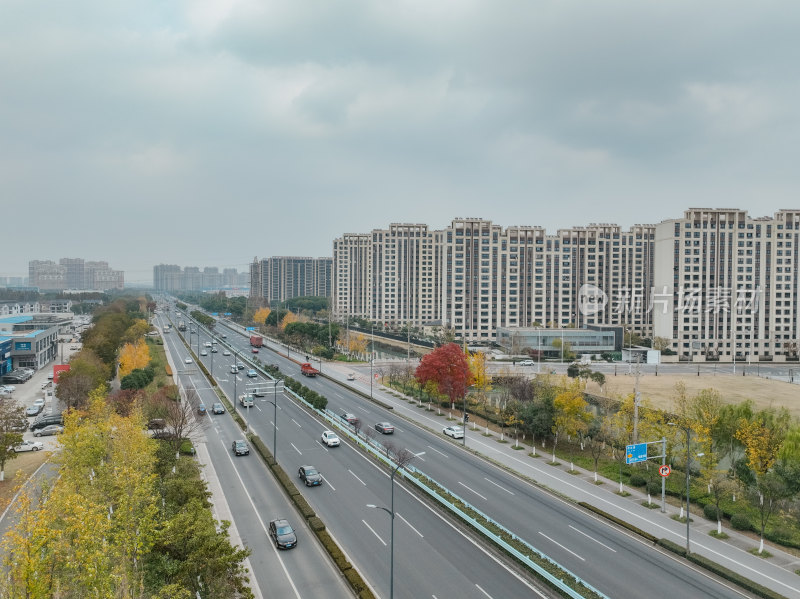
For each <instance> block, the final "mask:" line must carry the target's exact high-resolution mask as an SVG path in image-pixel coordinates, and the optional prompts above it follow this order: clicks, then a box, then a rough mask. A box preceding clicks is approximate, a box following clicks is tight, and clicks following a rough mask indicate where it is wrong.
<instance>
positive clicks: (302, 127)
mask: <svg viewBox="0 0 800 599" xmlns="http://www.w3.org/2000/svg"><path fill="white" fill-rule="evenodd" d="M798 31H800V3H799V2H797V1H796V0H786V1H782V0H775V1H767V2H758V3H749V4H745V3H736V2H734V3H731V2H727V1H709V0H706V1H703V2H697V1H691V2H690V1H682V0H670V1H669V2H664V1H663V0H662V1H658V2H656V1H649V0H636V1H633V0H628V1H625V2H621V1H619V2H618V1H610V0H603V1H601V2H579V1H577V0H575V1H565V0H564V1H549V0H544V1H530V0H525V1H506V0H485V1H484V0H406V1H396V0H378V1H376V0H369V1H368V0H339V1H337V0H281V1H273V0H258V1H257V0H187V1H180V0H175V1H171V2H163V1H153V0H136V1H128V0H121V1H114V2H106V1H100V0H96V1H94V2H87V1H85V0H71V1H70V2H43V1H41V0H2V2H0V239H2V241H3V243H2V246H3V252H2V260H1V261H0V276H8V275H27V264H28V261H29V260H32V259H52V260H58V259H59V258H61V257H82V258H85V259H87V260H107V261H108V262H109V263H110V264H111V266H112V267H113V268H117V269H122V270H125V271H126V282H128V283H134V282H141V283H145V284H150V283H151V282H152V267H153V265H155V264H158V263H161V262H164V263H172V264H179V265H181V266H186V265H192V266H218V267H236V268H238V269H239V270H244V269H246V268H247V264H248V263H249V262H250V261H252V259H253V257H254V256H259V257H268V256H272V255H305V256H323V255H331V252H332V249H331V246H332V241H333V239H334V238H335V237H337V236H340V235H341V234H342V233H345V232H368V231H370V230H372V229H373V228H385V227H387V226H388V225H389V223H392V222H412V223H427V224H428V225H430V226H431V227H432V228H443V227H445V226H446V225H448V224H449V223H450V221H451V220H452V219H453V218H455V217H464V216H469V217H482V218H486V219H490V220H493V221H494V222H496V223H498V224H500V225H502V226H504V227H506V226H509V225H541V226H544V227H546V228H547V229H548V230H550V231H552V232H555V230H556V229H558V228H565V227H570V226H575V225H585V224H589V223H591V222H615V223H618V224H620V225H622V226H623V227H626V228H627V227H629V226H630V225H632V224H634V223H655V222H658V221H661V220H664V219H668V218H674V217H680V216H681V215H682V213H683V211H684V210H685V209H686V208H688V207H694V206H703V207H705V206H708V207H732V208H742V209H746V210H749V211H750V212H751V213H752V214H753V215H755V216H764V215H771V214H772V213H773V212H774V211H776V210H778V209H780V208H800V197H798V190H799V189H800V167H798V164H797V159H798V143H800V119H799V118H798V114H799V111H800V101H798V99H800V93H798V92H799V91H800V90H799V89H798V88H799V87H800V78H798V76H797V74H798V63H797V58H798V56H800V41H799V40H800V38H798V33H797V32H798Z"/></svg>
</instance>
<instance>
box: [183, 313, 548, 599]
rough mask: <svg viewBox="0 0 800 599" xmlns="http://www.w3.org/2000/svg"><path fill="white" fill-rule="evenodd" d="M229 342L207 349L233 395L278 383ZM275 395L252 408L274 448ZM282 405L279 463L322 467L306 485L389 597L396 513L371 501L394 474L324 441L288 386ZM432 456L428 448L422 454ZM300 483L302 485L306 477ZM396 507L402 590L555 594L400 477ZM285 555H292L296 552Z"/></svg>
mask: <svg viewBox="0 0 800 599" xmlns="http://www.w3.org/2000/svg"><path fill="white" fill-rule="evenodd" d="M231 337H232V338H231V339H228V340H226V341H230V342H231V346H232V347H235V348H238V352H239V353H240V355H243V356H248V355H249V354H250V349H249V347H248V348H247V350H246V352H245V351H244V348H243V347H242V346H241V345H240V344H238V342H239V339H238V338H235V337H234V336H233V335H231ZM190 338H191V339H192V347H193V348H196V347H197V345H196V344H197V343H198V340H196V339H195V336H194V335H190ZM176 339H178V336H177V335H173V336H172V341H171V343H174V341H175V340H176ZM210 340H211V338H210V337H208V335H207V333H206V332H205V331H204V330H202V329H201V330H200V339H199V343H200V348H201V350H202V349H203V348H204V344H205V342H206V341H210ZM223 347H224V344H223V343H220V351H219V352H217V353H214V354H213V356H212V353H211V352H210V351H209V352H208V355H207V356H200V359H202V360H203V362H204V364H205V366H206V367H207V368H209V369H210V368H211V358H212V357H213V360H214V366H213V369H214V374H215V377H216V380H217V382H218V383H219V384H220V386H221V387H222V388H223V389H224V390H225V391H226V393H227V394H228V395H229V397H234V381H235V386H236V392H237V393H238V394H241V393H243V392H244V391H245V390H246V389H248V388H249V389H252V388H254V387H256V386H260V387H261V388H262V389H263V388H270V387H269V385H268V383H267V382H266V381H265V379H264V378H262V376H261V375H259V376H258V377H256V378H248V377H246V376H242V374H243V373H244V372H246V370H244V371H242V373H240V374H239V375H233V374H232V373H231V371H230V367H231V365H233V364H234V362H235V361H241V359H237V357H236V355H232V356H225V355H223V351H224V350H223V349H222V348H223ZM264 351H266V350H264ZM263 357H266V356H263ZM274 399H275V395H274V394H273V393H272V391H271V388H270V391H268V392H267V394H266V396H265V397H263V398H256V399H255V405H254V407H253V408H251V409H250V410H249V412H247V413H246V414H245V417H246V419H247V420H248V422H249V424H250V427H251V428H252V429H253V430H254V431H255V432H256V433H257V434H258V435H259V436H260V437H261V438H262V440H263V441H264V442H265V443H266V444H267V445H268V446H269V447H270V448H272V440H273V432H274V430H273V414H274V413H275V411H276V410H275V409H274V407H273V405H272V404H271V403H269V402H271V401H273V400H274ZM277 404H278V410H277V419H278V423H277V443H278V447H277V457H278V462H279V463H280V464H281V466H283V468H284V469H285V470H286V471H287V472H288V473H290V474H291V475H293V476H296V475H297V471H298V468H299V467H300V466H301V465H309V464H310V465H313V466H315V467H317V468H318V469H319V470H320V471H321V472H322V476H323V484H322V485H321V486H319V487H311V488H302V489H301V490H302V491H303V492H304V495H305V497H306V498H307V499H308V501H309V503H310V504H311V506H312V507H313V508H314V510H315V511H316V512H317V513H318V514H319V515H320V517H321V518H322V519H323V521H324V522H325V524H326V526H327V528H328V530H329V531H330V532H331V534H332V535H333V536H334V538H335V539H336V540H337V541H338V542H339V543H340V544H341V545H342V547H343V548H344V549H345V551H346V553H347V555H348V557H349V559H350V560H351V561H352V562H353V563H354V564H355V565H356V566H357V568H358V570H359V571H360V572H361V573H362V575H363V576H364V577H365V578H366V580H367V581H368V583H369V584H370V586H371V587H372V589H373V591H374V592H376V594H377V595H378V596H382V597H387V596H388V595H389V575H390V563H391V561H390V557H391V556H390V549H391V542H392V539H391V536H390V518H389V515H388V514H387V513H386V512H384V511H383V510H380V509H371V508H369V507H367V506H368V505H370V504H372V505H377V506H381V507H390V492H391V486H390V479H389V476H388V473H387V472H386V471H385V470H384V469H382V468H380V467H378V466H377V465H376V464H374V463H373V462H372V461H371V460H369V459H367V458H365V457H364V456H363V455H362V454H361V453H360V452H359V451H358V450H356V449H354V448H353V447H352V446H351V445H350V444H349V443H348V442H347V440H346V439H344V438H342V445H341V446H340V447H336V448H327V447H326V446H324V445H323V444H322V443H321V442H320V436H321V433H322V431H323V430H325V429H326V428H327V427H326V426H325V425H323V424H322V423H321V422H319V421H318V420H316V419H315V418H314V417H312V416H311V415H309V414H308V413H307V412H306V410H304V409H302V408H300V407H298V406H297V405H295V404H294V403H293V402H291V401H289V400H288V399H287V398H285V397H283V396H282V394H280V393H279V394H277ZM240 409H241V408H240ZM210 418H214V417H213V416H212V417H210ZM219 418H220V417H219V416H217V417H216V419H219ZM226 420H230V419H227V418H226ZM231 425H233V424H232V423H231ZM419 451H424V449H421V450H419ZM419 451H418V453H419ZM425 457H426V456H424V455H423V456H421V458H420V459H424V458H425ZM298 485H299V486H301V487H302V485H301V483H300V482H299V479H298ZM223 488H224V489H225V493H226V497H227V496H229V495H237V494H238V491H237V490H236V489H231V488H228V487H227V486H225V485H223ZM234 501H236V499H234ZM395 513H396V519H395V527H394V531H395V532H394V544H395V556H394V557H395V567H394V595H395V597H398V598H408V599H412V598H420V597H431V598H439V599H441V598H443V597H454V596H459V597H466V598H475V599H478V598H481V599H486V598H487V597H490V598H491V597H494V598H496V599H497V598H500V597H523V596H526V597H547V596H550V591H547V592H541V593H540V591H539V590H537V588H536V587H535V586H534V585H532V584H531V583H530V582H528V581H526V580H523V579H522V578H520V577H519V576H517V575H516V574H514V573H513V572H512V571H511V570H510V569H508V568H506V567H505V566H504V565H502V564H501V563H500V562H499V561H498V560H497V559H496V558H495V557H494V556H493V555H492V554H491V553H490V552H488V551H487V550H486V549H485V548H483V547H482V546H480V545H479V544H477V543H475V542H473V541H471V540H470V538H469V537H468V536H467V535H465V534H463V533H462V532H461V531H460V530H458V529H457V528H456V527H454V526H452V525H451V524H450V523H448V522H447V521H446V520H445V519H444V518H442V517H441V516H440V515H439V514H437V513H436V512H435V511H434V510H431V509H430V508H429V507H428V506H427V505H425V504H424V503H422V502H420V501H419V500H418V499H417V498H416V497H414V496H413V495H411V494H409V493H408V491H407V490H406V489H405V487H404V485H402V484H399V483H398V484H396V487H395ZM285 559H289V556H287V557H286V558H285ZM320 596H322V595H320Z"/></svg>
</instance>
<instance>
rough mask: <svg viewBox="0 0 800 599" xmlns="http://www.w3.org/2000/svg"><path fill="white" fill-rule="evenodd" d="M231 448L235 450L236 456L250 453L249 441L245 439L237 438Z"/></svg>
mask: <svg viewBox="0 0 800 599" xmlns="http://www.w3.org/2000/svg"><path fill="white" fill-rule="evenodd" d="M231 450H233V455H236V456H240V455H250V448H249V447H248V446H247V441H245V440H243V439H236V441H234V442H233V443H231Z"/></svg>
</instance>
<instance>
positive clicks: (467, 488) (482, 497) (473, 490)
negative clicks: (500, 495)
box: [458, 481, 488, 501]
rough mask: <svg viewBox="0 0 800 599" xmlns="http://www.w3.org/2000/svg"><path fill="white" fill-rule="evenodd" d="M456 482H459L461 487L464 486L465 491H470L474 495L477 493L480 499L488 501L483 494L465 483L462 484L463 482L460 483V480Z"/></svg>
mask: <svg viewBox="0 0 800 599" xmlns="http://www.w3.org/2000/svg"><path fill="white" fill-rule="evenodd" d="M458 484H459V485H461V486H462V487H464V488H465V489H466V490H467V491H472V492H473V493H475V495H477V496H478V497H480V498H481V499H483V500H484V501H488V499H486V497H484V496H483V495H481V494H480V493H478V492H477V491H476V490H475V489H470V488H469V487H468V486H467V485H465V484H464V483H462V482H461V481H458Z"/></svg>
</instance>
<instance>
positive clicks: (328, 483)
mask: <svg viewBox="0 0 800 599" xmlns="http://www.w3.org/2000/svg"><path fill="white" fill-rule="evenodd" d="M320 476H321V477H322V480H324V481H325V484H326V485H328V486H329V487H330V488H331V491H335V490H336V487H334V486H333V485H332V484H331V481H329V480H328V479H327V478H325V477H324V476H322V475H321V474H320Z"/></svg>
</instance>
